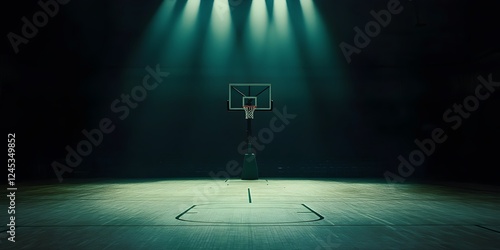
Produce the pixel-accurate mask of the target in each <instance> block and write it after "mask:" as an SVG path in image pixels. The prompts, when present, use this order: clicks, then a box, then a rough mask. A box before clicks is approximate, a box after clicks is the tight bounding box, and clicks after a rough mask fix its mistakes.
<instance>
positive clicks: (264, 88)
mask: <svg viewBox="0 0 500 250" xmlns="http://www.w3.org/2000/svg"><path fill="white" fill-rule="evenodd" d="M245 105H255V106H257V107H256V108H255V110H256V111H271V110H273V100H272V99H271V84H269V83H230V84H229V99H228V101H227V109H228V110H229V111H243V110H244V108H243V106H245Z"/></svg>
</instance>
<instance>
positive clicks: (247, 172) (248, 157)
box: [241, 154, 259, 180]
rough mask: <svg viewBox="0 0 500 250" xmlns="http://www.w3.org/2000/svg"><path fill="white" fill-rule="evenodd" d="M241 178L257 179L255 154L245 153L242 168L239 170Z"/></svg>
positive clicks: (257, 171) (257, 170)
mask: <svg viewBox="0 0 500 250" xmlns="http://www.w3.org/2000/svg"><path fill="white" fill-rule="evenodd" d="M241 179H242V180H257V179H259V169H258V168H257V159H256V157H255V154H245V158H244V159H243V170H242V172H241Z"/></svg>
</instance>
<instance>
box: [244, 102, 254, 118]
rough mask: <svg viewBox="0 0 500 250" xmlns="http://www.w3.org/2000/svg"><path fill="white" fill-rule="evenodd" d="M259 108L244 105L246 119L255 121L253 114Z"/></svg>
mask: <svg viewBox="0 0 500 250" xmlns="http://www.w3.org/2000/svg"><path fill="white" fill-rule="evenodd" d="M256 108H257V106H255V105H243V109H244V110H245V119H247V120H248V119H253V112H254V111H255V109H256Z"/></svg>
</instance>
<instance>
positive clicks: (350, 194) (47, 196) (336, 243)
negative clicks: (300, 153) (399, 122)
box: [0, 179, 500, 249]
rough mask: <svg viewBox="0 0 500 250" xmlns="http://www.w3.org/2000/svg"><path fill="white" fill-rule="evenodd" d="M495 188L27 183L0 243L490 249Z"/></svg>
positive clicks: (271, 182) (495, 242)
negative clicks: (12, 225)
mask: <svg viewBox="0 0 500 250" xmlns="http://www.w3.org/2000/svg"><path fill="white" fill-rule="evenodd" d="M5 192H6V191H5ZM499 194H500V188H499V187H494V186H487V185H473V184H467V185H465V184H457V183H411V184H400V185H389V184H386V183H385V181H384V180H366V179H260V180H255V181H242V180H233V179H231V180H212V179H171V180H165V179H141V180H104V179H96V180H78V181H70V180H65V181H64V182H63V183H61V184H59V183H52V184H35V183H28V184H24V185H21V186H19V187H18V191H17V192H16V214H15V217H16V221H15V222H16V226H17V228H16V231H15V233H16V237H15V240H16V242H15V243H11V242H10V241H8V240H7V238H6V237H7V236H6V227H5V226H3V227H2V228H1V233H0V240H1V242H0V249H498V248H499V246H500V195H499ZM3 197H5V196H3ZM7 207H8V203H7V199H5V198H2V199H1V202H0V211H3V212H0V221H1V222H2V224H3V225H6V223H8V220H9V216H10V215H8V214H7Z"/></svg>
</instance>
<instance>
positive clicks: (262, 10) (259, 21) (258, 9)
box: [247, 1, 269, 49]
mask: <svg viewBox="0 0 500 250" xmlns="http://www.w3.org/2000/svg"><path fill="white" fill-rule="evenodd" d="M266 11H267V7H266V2H265V1H252V6H251V8H250V22H249V27H248V29H247V30H248V31H249V33H248V35H249V38H250V40H251V41H249V43H250V44H252V45H253V46H252V47H253V49H262V47H263V46H264V45H265V43H266V37H267V31H268V26H269V20H268V18H267V15H266Z"/></svg>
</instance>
